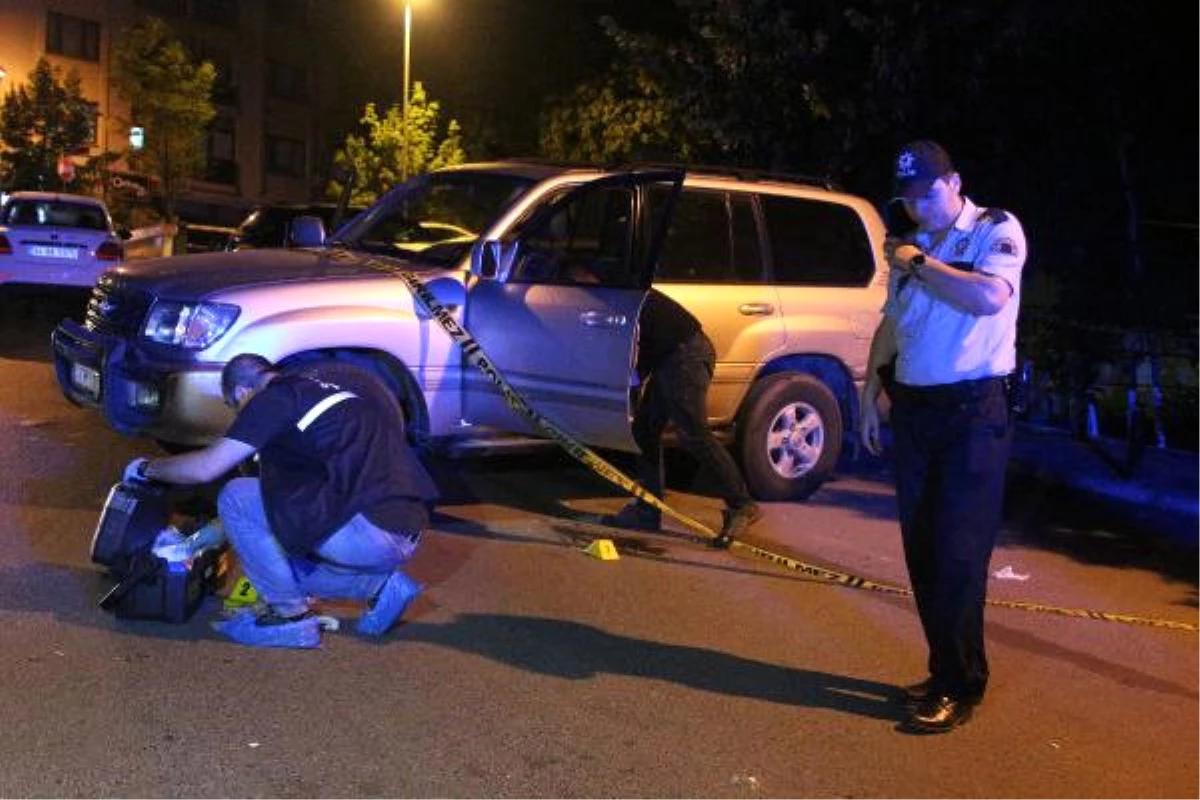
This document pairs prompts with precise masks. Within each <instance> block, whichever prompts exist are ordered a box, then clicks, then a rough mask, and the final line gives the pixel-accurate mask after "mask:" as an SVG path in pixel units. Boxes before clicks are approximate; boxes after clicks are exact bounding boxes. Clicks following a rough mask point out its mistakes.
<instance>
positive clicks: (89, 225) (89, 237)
mask: <svg viewBox="0 0 1200 800" xmlns="http://www.w3.org/2000/svg"><path fill="white" fill-rule="evenodd" d="M124 254H125V253H124V246H123V245H122V243H121V238H120V236H118V235H117V232H116V229H115V228H114V227H113V222H112V217H111V216H109V213H108V208H107V207H106V206H105V205H104V203H103V202H102V201H100V200H97V199H96V198H94V197H86V196H84V195H77V194H55V193H50V192H14V193H12V194H11V195H9V196H8V198H7V199H6V200H5V201H4V205H3V206H0V283H33V284H51V285H55V286H91V285H93V284H94V283H95V282H96V279H97V278H98V277H100V273H101V272H103V271H104V270H106V269H108V268H109V267H111V266H114V265H116V264H118V263H119V262H121V261H122V260H123V259H124Z"/></svg>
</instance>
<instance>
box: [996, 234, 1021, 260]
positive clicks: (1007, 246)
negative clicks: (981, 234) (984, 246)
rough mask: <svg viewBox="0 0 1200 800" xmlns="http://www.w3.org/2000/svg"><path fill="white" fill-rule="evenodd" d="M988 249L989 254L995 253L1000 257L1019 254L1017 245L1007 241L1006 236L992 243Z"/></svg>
mask: <svg viewBox="0 0 1200 800" xmlns="http://www.w3.org/2000/svg"><path fill="white" fill-rule="evenodd" d="M988 249H989V251H990V252H992V253H997V254H999V255H1002V256H1017V255H1019V254H1020V250H1019V248H1018V247H1017V243H1016V242H1014V241H1013V240H1012V239H1009V238H1008V237H1007V236H1004V237H1001V238H999V239H997V240H996V241H994V242H992V246H991V247H990V248H988Z"/></svg>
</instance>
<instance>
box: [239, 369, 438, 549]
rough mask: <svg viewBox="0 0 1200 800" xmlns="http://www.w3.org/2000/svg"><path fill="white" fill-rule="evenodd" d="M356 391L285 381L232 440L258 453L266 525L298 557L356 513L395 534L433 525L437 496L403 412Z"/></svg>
mask: <svg viewBox="0 0 1200 800" xmlns="http://www.w3.org/2000/svg"><path fill="white" fill-rule="evenodd" d="M355 389H356V391H349V390H347V389H345V388H343V387H342V386H340V385H338V384H336V383H332V382H330V381H329V380H322V379H321V378H320V376H319V374H315V375H314V374H311V373H310V374H303V375H301V374H288V373H283V374H280V375H278V376H276V377H275V378H274V379H273V380H272V381H270V383H268V384H267V385H266V386H265V387H263V389H262V390H261V391H259V392H257V393H256V394H255V395H254V396H253V397H252V398H251V399H250V401H249V402H248V403H247V404H246V406H245V407H244V408H243V409H242V411H241V413H240V414H238V417H237V419H236V420H234V423H233V425H232V426H231V427H230V429H229V431H228V433H226V437H227V438H229V439H236V440H237V441H239V442H244V443H246V444H248V445H250V446H251V447H254V448H255V449H256V450H258V451H259V460H260V476H261V480H262V494H263V503H264V505H265V506H266V512H267V518H268V520H269V521H270V523H271V529H272V531H273V532H274V534H275V535H276V537H277V538H278V539H279V541H280V543H281V544H282V545H283V547H284V549H285V550H287V551H288V552H289V553H291V554H292V555H305V554H307V553H310V552H312V551H313V550H315V549H316V548H317V547H318V546H319V545H320V543H321V542H322V541H324V540H325V538H327V537H328V536H329V535H330V534H332V533H333V532H334V531H336V530H338V529H339V528H341V527H342V526H343V525H345V524H346V523H347V522H349V521H350V520H351V519H352V518H353V517H354V515H355V514H358V513H362V514H363V515H365V516H366V517H367V519H369V520H370V521H371V522H372V523H374V524H375V525H377V526H378V527H380V528H383V529H384V530H388V531H392V532H394V533H416V532H418V531H420V530H423V529H424V528H426V527H427V526H428V524H429V513H428V506H427V505H426V503H427V501H431V500H432V499H433V498H434V496H435V491H434V487H433V484H432V481H431V480H430V479H429V476H428V474H427V473H425V471H424V468H423V467H422V466H421V465H420V463H419V462H418V461H417V459H416V455H415V454H414V453H413V452H412V451H411V449H410V448H409V446H408V443H407V441H406V440H405V439H404V429H403V425H402V424H401V423H400V420H399V418H398V417H397V416H396V414H398V410H397V409H395V408H394V407H390V406H388V405H387V404H384V403H381V402H379V400H378V399H377V398H375V397H371V396H370V393H369V392H365V391H363V388H362V387H355Z"/></svg>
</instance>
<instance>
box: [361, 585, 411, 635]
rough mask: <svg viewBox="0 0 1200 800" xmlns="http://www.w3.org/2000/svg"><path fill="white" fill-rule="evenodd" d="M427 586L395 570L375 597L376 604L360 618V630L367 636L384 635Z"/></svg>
mask: <svg viewBox="0 0 1200 800" xmlns="http://www.w3.org/2000/svg"><path fill="white" fill-rule="evenodd" d="M424 588H425V587H424V586H422V585H421V584H419V583H417V582H416V581H414V580H413V579H412V578H410V577H408V576H407V575H405V574H404V573H403V572H393V573H392V574H391V575H390V576H388V579H387V581H385V582H384V584H383V588H382V589H380V590H379V595H378V596H377V597H376V598H375V605H373V606H371V607H370V608H369V609H367V610H366V611H364V612H363V615H362V616H361V617H359V619H358V632H359V633H361V634H363V635H365V636H383V635H384V634H385V633H387V632H388V630H389V629H390V628H391V627H392V626H393V625H395V624H396V621H397V620H399V619H400V617H402V616H404V611H405V609H407V608H408V607H409V605H410V604H412V601H413V600H416V599H417V595H419V594H420V593H421V590H422V589H424Z"/></svg>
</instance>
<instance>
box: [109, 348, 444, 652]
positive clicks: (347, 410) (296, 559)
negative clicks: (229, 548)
mask: <svg viewBox="0 0 1200 800" xmlns="http://www.w3.org/2000/svg"><path fill="white" fill-rule="evenodd" d="M221 388H222V392H223V394H224V397H225V402H226V404H227V405H229V406H230V407H231V408H234V409H236V410H237V412H238V413H237V418H236V419H235V420H234V421H233V424H232V425H231V426H230V428H229V430H228V431H227V432H226V433H225V435H224V436H223V437H222V438H221V439H218V440H217V441H216V442H214V443H212V444H211V445H209V446H208V447H205V448H203V449H201V450H197V451H194V452H190V453H184V454H181V455H176V456H169V457H163V458H154V459H146V458H139V459H135V460H134V461H133V462H132V463H131V464H130V465H129V467H127V468H126V478H127V479H128V478H134V479H137V478H140V479H147V480H157V481H162V482H165V483H181V484H197V483H207V482H209V481H213V480H216V479H217V478H220V477H221V476H223V475H224V474H225V473H227V472H229V471H230V470H232V469H233V468H234V467H236V466H237V465H239V464H241V463H242V462H243V461H245V460H246V459H248V458H250V457H251V456H253V455H255V454H257V456H258V461H259V473H260V475H261V477H260V478H248V477H239V478H233V479H232V480H230V481H229V482H228V483H226V484H225V486H224V487H223V488H222V489H221V493H220V495H219V496H218V499H217V508H218V510H219V512H220V515H221V521H222V523H223V525H224V528H225V531H226V533H227V535H228V537H229V540H230V543H231V544H232V545H233V549H234V551H235V552H236V553H237V556H238V559H239V561H240V562H241V565H242V569H243V570H244V572H245V574H246V577H247V578H248V579H249V580H250V582H251V583H252V584H253V585H254V587H255V589H256V590H257V591H258V594H259V595H260V596H261V597H262V598H263V600H264V601H265V602H266V604H267V608H265V609H264V610H263V611H262V613H259V614H248V615H247V614H242V615H238V616H235V617H234V618H232V619H230V620H225V621H222V622H218V623H217V624H215V625H214V626H213V627H214V628H215V629H216V630H217V631H218V632H219V633H222V634H224V635H226V636H228V637H229V638H231V639H233V640H234V641H237V642H240V643H242V644H247V645H252V646H284V647H315V646H316V645H317V644H318V643H319V633H318V630H317V620H316V618H315V616H314V615H313V613H312V611H311V610H310V608H309V601H308V598H309V597H310V596H312V597H323V598H334V599H348V600H359V601H365V602H366V604H367V607H366V610H365V611H364V612H363V614H362V616H361V617H360V619H359V621H358V626H357V627H358V631H359V632H360V633H362V634H365V635H368V636H380V635H382V634H383V633H385V632H386V631H387V630H388V629H389V628H391V627H392V625H394V624H395V623H396V621H397V620H399V619H400V617H401V616H402V615H403V613H404V611H405V609H406V608H407V607H408V606H409V604H411V603H412V601H413V600H414V599H415V598H416V597H417V595H418V594H419V593H420V591H421V588H422V587H421V586H420V584H418V583H417V582H416V581H414V580H412V579H411V578H409V577H408V576H407V575H405V574H404V573H403V572H402V571H401V570H400V565H401V564H403V563H404V562H406V561H407V560H408V559H409V558H411V557H412V555H413V553H414V551H415V550H416V548H417V545H418V543H419V541H420V536H421V532H422V531H423V530H424V529H425V528H426V527H427V526H428V524H429V507H430V506H431V504H432V502H433V500H434V499H435V497H436V489H435V487H434V484H433V481H432V480H431V479H430V477H429V475H428V474H427V473H426V472H425V469H424V467H422V466H421V463H420V461H418V460H417V458H416V455H415V454H414V453H413V452H412V450H411V449H410V448H409V446H408V443H407V441H406V440H405V436H404V428H403V423H402V419H401V416H400V414H401V412H400V409H399V407H398V406H397V405H396V402H395V399H394V398H393V397H392V396H391V395H390V394H389V393H388V391H387V389H386V388H384V387H383V385H382V384H381V383H380V382H379V381H378V379H376V378H375V377H374V376H373V375H371V374H370V373H368V372H366V371H364V370H361V369H358V368H355V367H352V366H349V365H346V364H342V363H328V364H318V365H312V366H309V367H306V368H303V369H300V370H291V369H285V370H278V369H276V368H275V367H274V366H273V365H272V364H271V362H270V361H268V360H267V359H265V358H263V357H262V356H258V355H255V354H251V353H245V354H242V355H239V356H235V357H234V358H233V359H232V360H230V362H229V363H228V364H226V366H225V368H224V370H223V371H222V373H221Z"/></svg>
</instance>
